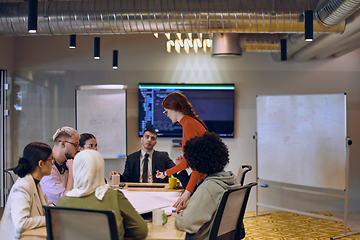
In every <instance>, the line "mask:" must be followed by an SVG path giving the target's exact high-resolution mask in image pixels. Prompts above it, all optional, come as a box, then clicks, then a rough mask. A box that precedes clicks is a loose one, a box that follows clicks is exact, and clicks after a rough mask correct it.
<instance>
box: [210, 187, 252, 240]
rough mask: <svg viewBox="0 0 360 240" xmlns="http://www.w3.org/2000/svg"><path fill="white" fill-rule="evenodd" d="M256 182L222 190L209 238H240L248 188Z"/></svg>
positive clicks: (230, 239)
mask: <svg viewBox="0 0 360 240" xmlns="http://www.w3.org/2000/svg"><path fill="white" fill-rule="evenodd" d="M256 185H257V183H256V182H253V183H250V184H247V185H245V186H242V187H240V188H237V189H231V190H227V191H225V192H224V195H223V197H222V199H221V202H220V205H219V208H218V210H217V212H216V214H215V219H214V223H213V226H212V228H211V230H210V235H209V239H210V240H215V239H217V240H219V239H227V240H232V239H241V238H242V231H243V226H242V225H243V218H244V214H245V209H246V205H247V202H248V199H249V195H250V190H251V188H252V187H253V186H256Z"/></svg>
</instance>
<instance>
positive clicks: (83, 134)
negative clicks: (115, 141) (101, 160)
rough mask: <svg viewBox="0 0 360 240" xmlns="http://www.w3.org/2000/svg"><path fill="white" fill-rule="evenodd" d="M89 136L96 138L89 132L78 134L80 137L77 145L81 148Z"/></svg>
mask: <svg viewBox="0 0 360 240" xmlns="http://www.w3.org/2000/svg"><path fill="white" fill-rule="evenodd" d="M91 138H94V139H96V138H95V136H94V135H92V134H91V133H82V134H81V135H80V139H79V146H80V147H82V148H83V147H84V145H85V142H86V141H87V140H89V139H91Z"/></svg>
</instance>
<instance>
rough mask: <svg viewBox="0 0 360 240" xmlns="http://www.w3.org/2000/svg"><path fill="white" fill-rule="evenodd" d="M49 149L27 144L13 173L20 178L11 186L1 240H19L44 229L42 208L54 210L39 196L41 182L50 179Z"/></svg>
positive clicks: (38, 143) (3, 219)
mask: <svg viewBox="0 0 360 240" xmlns="http://www.w3.org/2000/svg"><path fill="white" fill-rule="evenodd" d="M53 159H54V158H53V154H52V149H51V147H50V146H49V145H47V144H45V143H41V142H32V143H29V144H28V145H27V146H26V147H25V148H24V152H23V157H21V158H20V159H19V163H18V165H17V166H16V167H15V168H12V169H11V170H13V171H14V173H16V174H17V175H18V176H19V177H20V178H18V180H17V181H16V182H15V184H14V185H13V186H12V188H11V191H10V195H9V198H8V200H7V203H6V206H5V210H4V215H3V217H2V220H1V223H0V239H19V238H20V235H21V233H22V232H24V231H25V230H28V229H33V228H38V227H44V226H45V223H46V222H45V215H44V210H43V207H42V206H43V205H46V206H53V204H52V203H50V201H49V200H48V199H47V197H46V195H45V194H44V193H43V192H42V190H41V186H40V184H39V182H40V180H41V178H42V177H43V176H45V175H50V173H51V166H52V165H53Z"/></svg>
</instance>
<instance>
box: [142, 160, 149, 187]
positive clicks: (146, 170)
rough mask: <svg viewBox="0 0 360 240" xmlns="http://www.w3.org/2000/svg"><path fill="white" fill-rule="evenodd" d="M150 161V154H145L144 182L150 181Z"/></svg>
mask: <svg viewBox="0 0 360 240" xmlns="http://www.w3.org/2000/svg"><path fill="white" fill-rule="evenodd" d="M148 162H149V154H148V153H146V154H145V158H144V160H143V175H142V182H143V183H147V182H148V171H149V170H148Z"/></svg>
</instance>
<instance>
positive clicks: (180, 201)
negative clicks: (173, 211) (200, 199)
mask: <svg viewBox="0 0 360 240" xmlns="http://www.w3.org/2000/svg"><path fill="white" fill-rule="evenodd" d="M190 195H191V192H189V191H188V190H185V192H184V193H183V195H181V197H179V198H178V200H177V201H176V202H175V204H174V205H173V207H174V208H180V207H182V206H186V203H187V201H188V200H189V198H190Z"/></svg>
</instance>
